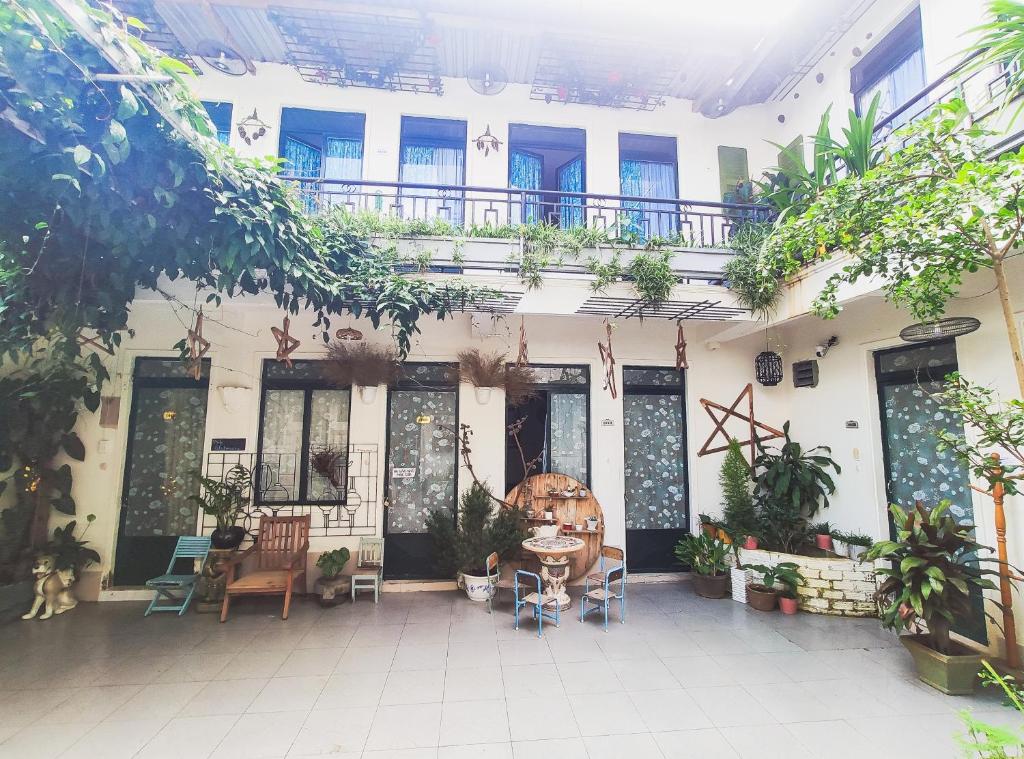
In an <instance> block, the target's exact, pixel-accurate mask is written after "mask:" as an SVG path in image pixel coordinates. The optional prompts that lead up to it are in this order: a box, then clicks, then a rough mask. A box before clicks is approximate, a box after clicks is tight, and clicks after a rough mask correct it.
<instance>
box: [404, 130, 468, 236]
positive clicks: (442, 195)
mask: <svg viewBox="0 0 1024 759" xmlns="http://www.w3.org/2000/svg"><path fill="white" fill-rule="evenodd" d="M464 161H465V151H464V150H463V148H461V147H448V146H444V145H405V146H403V147H402V161H401V164H400V166H399V171H398V180H399V181H400V182H411V183H418V184H436V185H447V186H452V185H454V186H458V185H461V184H462V181H463V163H464ZM402 196H403V197H406V198H409V201H408V202H407V203H403V204H402V206H403V207H402V215H403V216H404V217H405V218H419V219H433V218H438V217H440V218H442V219H447V220H448V221H450V222H451V223H452V224H454V225H455V226H461V225H462V192H461V191H460V192H457V193H452V192H444V191H438V190H432V189H423V188H403V189H402Z"/></svg>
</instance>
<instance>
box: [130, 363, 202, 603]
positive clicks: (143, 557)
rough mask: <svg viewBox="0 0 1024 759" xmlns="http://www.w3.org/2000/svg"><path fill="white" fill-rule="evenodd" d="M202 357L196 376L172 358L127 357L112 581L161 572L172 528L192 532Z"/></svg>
mask: <svg viewBox="0 0 1024 759" xmlns="http://www.w3.org/2000/svg"><path fill="white" fill-rule="evenodd" d="M209 376H210V362H209V360H206V359H204V361H203V367H202V374H201V377H200V379H199V380H195V379H193V378H192V377H191V376H190V375H187V374H186V371H185V369H184V367H183V365H182V363H181V362H180V361H178V360H177V359H156V358H140V359H138V360H137V361H136V362H135V376H134V387H133V391H132V408H131V415H130V418H129V422H128V453H127V461H126V463H125V473H124V489H123V495H122V498H121V517H120V526H119V529H118V538H117V550H116V555H115V561H114V584H115V585H142V584H143V583H144V582H145V581H146V580H148V579H150V578H151V577H156V576H157V575H160V574H163V573H164V571H165V570H166V569H167V562H168V561H169V560H170V557H171V553H172V552H173V551H174V545H175V543H176V542H177V539H178V536H179V535H195V534H196V528H197V526H198V516H199V511H198V507H197V506H196V504H195V503H194V502H193V501H190V500H189V496H192V495H196V494H198V492H199V483H198V480H197V478H196V475H197V474H198V473H199V472H200V471H201V470H202V468H203V441H204V439H205V435H206V397H207V392H208V388H209Z"/></svg>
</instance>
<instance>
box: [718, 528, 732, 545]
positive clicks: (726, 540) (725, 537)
mask: <svg viewBox="0 0 1024 759" xmlns="http://www.w3.org/2000/svg"><path fill="white" fill-rule="evenodd" d="M718 539H719V540H721V541H722V542H723V543H725V544H726V545H727V546H730V545H732V538H731V537H729V533H727V532H726V531H725V530H723V529H722V528H721V527H719V528H718Z"/></svg>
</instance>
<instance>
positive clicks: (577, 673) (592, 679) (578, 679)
mask: <svg viewBox="0 0 1024 759" xmlns="http://www.w3.org/2000/svg"><path fill="white" fill-rule="evenodd" d="M558 674H559V676H560V677H561V678H562V686H563V687H564V688H565V692H566V693H568V694H570V695H575V694H577V693H615V692H618V691H622V690H625V688H623V686H622V682H621V681H620V680H619V678H618V677H616V676H615V672H613V671H612V667H611V666H610V664H609V662H607V661H605V660H601V661H597V662H591V661H581V662H569V663H559V665H558ZM673 684H675V683H674V681H673Z"/></svg>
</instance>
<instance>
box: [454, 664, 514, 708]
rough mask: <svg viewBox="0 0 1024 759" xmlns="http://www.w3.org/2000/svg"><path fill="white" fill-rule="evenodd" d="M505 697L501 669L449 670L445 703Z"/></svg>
mask: <svg viewBox="0 0 1024 759" xmlns="http://www.w3.org/2000/svg"><path fill="white" fill-rule="evenodd" d="M502 695H504V685H503V682H502V677H501V669H500V668H498V667H487V668H482V669H479V668H478V669H449V670H447V671H446V672H445V677H444V700H445V701H477V700H481V699H490V698H499V697H501V696H502Z"/></svg>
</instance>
